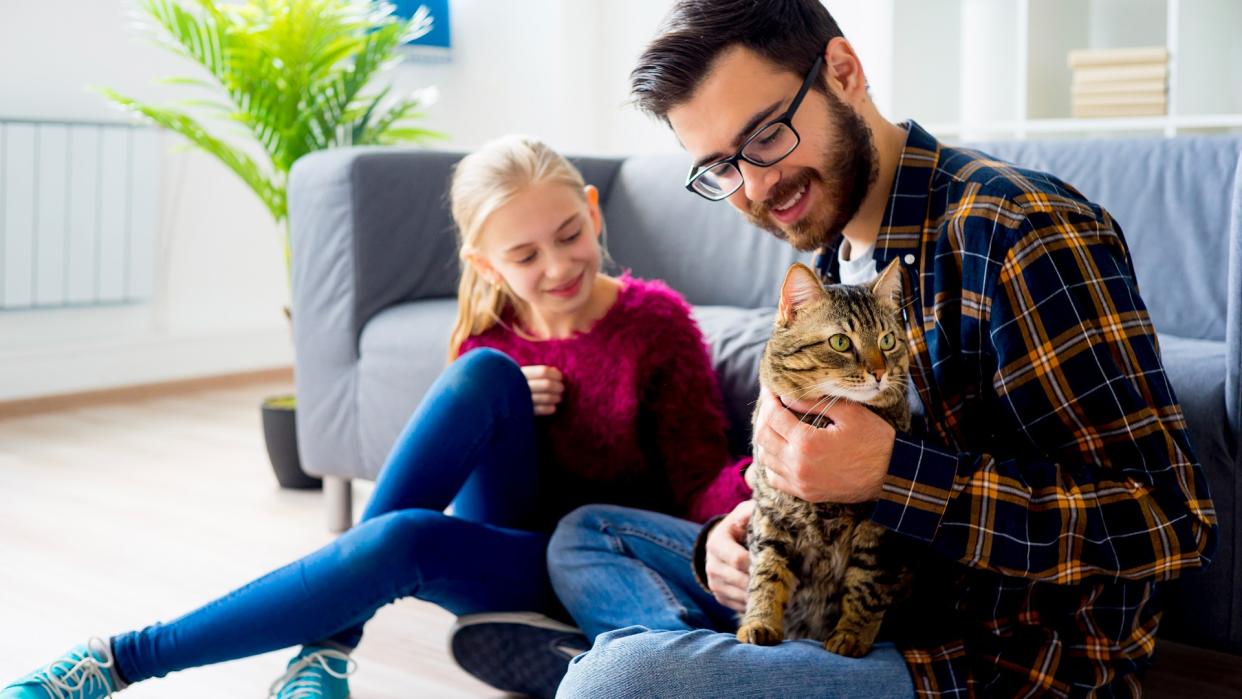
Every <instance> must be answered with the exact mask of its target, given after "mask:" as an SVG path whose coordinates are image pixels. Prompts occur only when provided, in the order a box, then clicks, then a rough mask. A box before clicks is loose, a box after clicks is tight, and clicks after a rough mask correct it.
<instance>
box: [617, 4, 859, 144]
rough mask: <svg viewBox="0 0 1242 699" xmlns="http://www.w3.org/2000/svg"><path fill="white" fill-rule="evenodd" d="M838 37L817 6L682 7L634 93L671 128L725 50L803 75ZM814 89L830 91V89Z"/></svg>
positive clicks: (650, 49) (643, 59)
mask: <svg viewBox="0 0 1242 699" xmlns="http://www.w3.org/2000/svg"><path fill="white" fill-rule="evenodd" d="M838 36H843V34H842V33H841V28H840V27H838V26H837V22H836V20H834V19H833V18H832V15H831V14H829V12H828V9H827V8H825V7H824V5H823V3H822V2H820V0H679V1H678V2H677V4H675V5H674V6H673V9H672V10H671V11H669V14H668V16H667V17H666V18H665V20H664V24H663V26H662V27H661V30H660V34H659V36H657V37H656V38H655V39H654V40H653V41H652V42H651V43H650V44H649V45H648V46H647V50H646V51H644V52H643V55H642V56H640V57H639V59H638V66H637V67H635V68H634V70H633V71H632V72H631V73H630V94H631V96H632V97H633V99H634V103H635V104H637V105H638V107H639V108H640V109H642V110H643V111H645V112H647V113H648V114H652V115H655V116H657V117H660V118H661V119H663V120H665V121H668V112H669V110H670V109H672V108H673V107H676V106H677V105H678V104H681V103H682V102H684V101H685V100H687V99H689V98H690V96H691V95H692V94H694V91H695V89H696V88H698V86H699V83H701V82H702V81H703V78H704V77H705V76H706V75H707V71H708V69H709V68H710V67H711V65H712V63H713V62H714V61H715V60H716V58H717V57H718V56H720V54H721V53H722V52H724V50H725V49H728V48H731V47H733V46H735V45H740V46H744V47H746V48H748V49H750V50H751V51H754V52H755V53H757V54H759V55H760V56H762V57H764V58H766V59H768V60H769V61H772V62H773V63H775V64H776V65H778V66H781V67H782V68H786V69H788V70H789V71H790V72H792V73H795V74H798V75H801V74H803V73H805V72H806V71H808V70H810V68H811V64H812V63H814V62H815V57H816V56H817V55H818V54H819V53H820V52H821V51H823V50H824V46H825V45H826V44H827V43H828V42H829V41H830V40H832V39H834V38H836V37H838ZM815 88H816V89H818V90H819V91H821V92H826V91H827V89H828V85H827V82H826V81H825V80H823V79H822V78H821V79H820V80H818V81H816V83H815Z"/></svg>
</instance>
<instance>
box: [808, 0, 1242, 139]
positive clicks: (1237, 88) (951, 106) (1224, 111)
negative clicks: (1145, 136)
mask: <svg viewBox="0 0 1242 699" xmlns="http://www.w3.org/2000/svg"><path fill="white" fill-rule="evenodd" d="M874 1H876V2H878V3H880V4H882V5H884V7H885V8H886V11H885V12H880V13H879V15H880V16H886V17H891V19H889V20H887V22H888V23H890V25H891V32H892V46H893V48H892V55H891V56H886V57H885V58H887V59H889V60H881V61H878V62H877V63H879V64H880V65H881V66H883V67H884V68H885V69H887V71H888V73H887V74H885V73H883V72H881V73H880V74H879V75H876V76H870V77H871V78H872V79H873V82H876V83H886V84H880V85H878V89H877V96H878V97H880V98H881V99H882V100H883V105H882V106H883V107H884V108H885V109H886V111H885V113H886V114H887V115H888V116H890V117H892V118H893V119H895V120H899V119H906V118H914V119H917V120H919V121H920V122H921V123H924V124H925V125H926V126H927V127H928V128H929V130H931V131H932V132H933V133H937V134H944V135H951V136H955V137H964V138H963V140H973V139H975V138H980V139H984V138H998V137H1004V138H1019V139H1021V138H1028V137H1042V136H1056V135H1073V134H1083V135H1102V134H1106V133H1142V132H1152V133H1157V134H1163V135H1165V136H1176V135H1178V134H1186V133H1201V132H1204V131H1213V130H1242V42H1239V41H1236V37H1235V34H1236V29H1237V27H1239V26H1242V0H874ZM826 4H828V6H829V9H832V7H833V5H834V2H833V1H832V0H826ZM835 4H841V3H835ZM845 29H846V31H847V36H848V31H849V27H848V26H847V27H845ZM929 37H936V39H934V44H935V45H934V47H933V46H931V45H929V42H930V41H933V40H932V39H929ZM946 40H947V41H946ZM1152 45H1163V46H1165V47H1166V48H1167V49H1168V51H1169V78H1168V105H1169V106H1168V109H1169V113H1168V114H1167V115H1163V116H1149V117H1115V118H1096V119H1083V118H1071V117H1070V82H1071V78H1072V73H1071V71H1070V69H1069V67H1068V65H1067V60H1066V59H1067V54H1068V52H1069V51H1071V50H1073V49H1081V48H1097V49H1098V48H1123V47H1136V46H1152ZM946 47H949V50H947V51H946V50H944V49H945V48H946ZM877 101H879V100H877Z"/></svg>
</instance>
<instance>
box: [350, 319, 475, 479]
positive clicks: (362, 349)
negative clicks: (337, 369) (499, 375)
mask: <svg viewBox="0 0 1242 699" xmlns="http://www.w3.org/2000/svg"><path fill="white" fill-rule="evenodd" d="M456 317H457V300H456V299H429V300H424V301H413V302H410V303H403V304H400V305H397V306H393V307H391V308H388V309H386V310H383V311H381V312H379V313H377V314H376V315H375V316H374V317H372V318H371V322H369V323H367V324H366V325H365V326H364V327H363V329H362V337H361V339H360V340H359V342H360V346H359V357H358V365H357V369H356V371H357V372H358V377H357V378H358V380H357V383H356V385H357V387H358V393H357V395H356V396H355V397H354V399H355V401H356V403H357V405H356V406H355V407H356V409H357V411H358V454H359V457H360V458H361V461H362V467H363V471H364V472H366V473H367V474H368V477H369V478H372V479H373V478H375V476H376V475H377V474H378V473H379V469H380V467H381V466H383V465H384V460H385V459H386V458H387V457H388V451H389V450H390V449H392V445H393V442H394V441H395V440H396V438H397V435H399V434H400V433H401V430H402V428H404V427H405V423H406V421H408V420H409V419H410V415H412V414H413V413H414V408H416V407H417V406H418V401H419V400H421V399H422V396H423V395H424V394H425V393H426V392H427V389H428V388H430V387H431V384H432V382H434V381H435V380H436V377H437V376H439V375H440V372H442V371H443V370H444V367H445V365H446V364H447V359H448V356H447V353H448V338H449V333H450V332H451V331H452V328H453V321H454V320H455V319H456Z"/></svg>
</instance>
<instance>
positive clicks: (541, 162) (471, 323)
mask: <svg viewBox="0 0 1242 699" xmlns="http://www.w3.org/2000/svg"><path fill="white" fill-rule="evenodd" d="M547 182H555V183H558V184H564V185H565V186H567V187H570V188H572V189H573V190H574V191H575V192H576V193H577V194H578V195H579V196H581V197H582V198H583V200H586V192H585V187H586V182H584V181H583V179H582V173H580V172H578V169H577V168H575V167H574V166H573V165H572V164H570V162H569V161H568V160H566V159H565V157H564V156H562V155H561V154H560V153H557V152H556V151H554V150H552V148H550V147H548V145H547V144H545V143H543V142H542V141H538V140H535V139H533V138H530V137H528V136H504V137H501V138H498V139H496V140H494V141H491V142H489V143H487V144H485V145H483V146H482V147H481V148H479V149H478V150H476V151H475V152H473V153H471V154H470V155H467V156H466V157H465V158H462V160H461V162H459V163H458V164H457V167H456V168H455V169H454V171H453V183H452V185H451V187H450V188H449V197H450V199H451V200H452V210H453V221H454V223H456V224H457V234H458V243H459V245H458V247H459V250H460V252H459V253H458V256H459V258H460V260H461V282H460V283H459V284H458V286H457V321H456V322H455V323H454V324H453V333H452V335H450V336H449V357H448V358H449V361H450V362H451V361H453V360H454V359H456V358H457V355H458V354H459V350H460V349H461V343H462V342H464V341H465V340H466V338H468V337H471V336H473V335H478V334H479V333H481V332H483V331H485V330H487V329H488V328H490V327H492V325H494V324H496V323H497V322H499V320H500V317H501V314H502V313H503V312H504V310H505V308H506V307H507V306H510V305H512V306H514V307H515V308H518V307H520V306H521V304H522V300H521V299H519V298H518V297H517V296H515V295H514V294H513V292H512V291H510V290H509V288H508V285H506V284H505V282H504V280H503V279H500V280H498V283H496V284H492V283H490V282H489V281H488V280H487V279H485V278H484V277H483V276H482V275H480V274H479V272H478V270H477V269H475V267H474V265H472V264H471V263H470V261H469V260H468V259H467V256H469V255H471V254H478V252H479V238H480V236H481V235H482V232H483V225H484V224H485V223H486V222H487V219H488V218H489V217H491V215H492V214H493V213H495V212H496V210H497V209H499V208H500V207H502V206H504V205H505V204H507V203H508V202H509V201H510V200H512V199H513V198H514V197H515V196H517V195H518V194H521V193H522V192H523V191H525V190H527V189H529V188H530V187H534V186H536V185H540V184H544V183H547Z"/></svg>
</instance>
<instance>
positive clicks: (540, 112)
mask: <svg viewBox="0 0 1242 699" xmlns="http://www.w3.org/2000/svg"><path fill="white" fill-rule="evenodd" d="M826 2H827V4H828V6H829V7H830V9H832V10H833V11H834V12H837V13H838V14H839V15H840V19H841V23H842V25H843V27H844V28H845V31H846V32H847V34H849V35H850V36H851V38H852V39H853V41H854V43H855V45H856V47H857V48H858V50H859V52H860V53H861V54H862V56H863V59H864V63H865V64H867V65H868V66H869V70H871V69H872V68H871V66H872V65H873V63H874V64H875V66H876V67H875V69H874V72H873V73H872V79H873V87H874V88H875V89H876V92H877V100H879V101H880V102H881V105H882V106H883V105H884V104H885V103H886V102H887V100H888V99H889V97H888V95H889V94H890V93H889V91H888V90H889V87H888V85H889V84H890V82H891V81H890V80H889V73H891V65H890V64H889V63H881V61H887V60H888V59H887V57H888V56H889V55H890V53H891V52H890V51H889V50H888V49H887V48H886V47H883V41H884V40H885V37H886V34H885V31H886V29H885V28H886V27H888V26H889V24H890V22H891V20H889V19H886V16H885V15H884V14H883V12H882V11H880V14H879V15H876V12H877V10H863V9H860V3H856V2H846V1H845V0H826ZM670 5H671V0H625V2H620V1H616V0H607V1H605V0H595V1H589V2H588V1H584V0H522V2H515V1H512V0H453V3H452V12H453V18H452V23H453V44H454V45H453V49H452V53H451V59H450V60H449V61H448V62H446V63H418V62H407V63H403V64H401V65H400V66H398V67H397V68H396V69H395V70H394V72H393V74H392V75H391V76H390V77H391V79H392V80H393V82H394V83H395V85H396V87H397V88H398V89H399V90H414V89H418V88H422V87H425V86H428V85H435V86H436V87H437V88H438V90H439V93H440V98H439V101H438V103H437V104H435V105H434V106H432V107H431V108H430V111H429V115H428V119H427V120H426V122H425V124H426V125H427V126H428V127H430V128H434V129H438V130H441V131H444V132H446V133H447V134H448V135H449V136H450V138H449V140H448V141H447V142H446V143H444V144H442V146H440V147H446V148H453V149H469V148H472V147H475V146H477V145H479V144H481V143H483V142H484V141H486V140H488V139H490V138H494V137H496V136H498V135H501V134H504V133H511V132H522V133H528V134H531V135H534V136H538V137H540V138H543V139H545V140H546V141H548V142H549V143H551V144H552V145H554V146H555V147H557V148H559V149H561V150H563V151H565V152H569V153H579V154H609V155H615V154H624V153H653V152H670V151H675V150H677V149H678V145H677V143H676V140H675V139H674V138H673V137H672V134H671V133H670V132H669V131H668V130H667V129H666V128H665V127H664V126H663V125H662V124H659V123H657V122H655V121H653V120H650V119H648V118H647V117H645V116H643V115H642V114H640V113H638V112H637V110H635V109H633V108H632V107H630V106H628V104H627V100H628V78H629V71H630V68H631V67H632V66H633V63H634V59H635V58H636V57H637V56H638V54H639V52H640V51H641V50H642V48H643V46H644V45H645V44H646V42H647V41H648V40H649V39H650V38H651V37H652V36H653V35H654V34H655V31H656V29H657V27H658V25H659V22H660V19H661V18H662V17H663V16H664V14H665V12H666V11H667V10H668V8H669V6H670ZM885 6H887V7H889V8H891V3H880V4H879V5H878V7H885ZM129 7H130V4H129V0H64V1H62V2H30V1H29V0H0V66H4V69H3V70H2V71H0V118H4V117H27V118H48V119H81V120H120V119H124V118H125V117H124V116H123V115H121V114H120V113H119V112H117V111H115V110H114V109H113V108H112V107H111V106H109V105H108V104H107V103H106V102H105V101H104V100H103V99H102V98H100V97H99V96H97V95H95V94H93V93H91V92H89V91H88V90H87V86H90V85H101V86H109V87H113V88H115V89H117V90H118V91H120V92H122V93H126V94H130V95H133V96H136V97H138V98H140V99H145V100H154V101H162V102H171V101H173V100H175V99H178V98H181V97H184V96H186V94H187V93H186V91H185V90H184V89H183V88H173V87H168V86H161V85H158V84H157V80H158V79H159V78H161V77H164V76H168V75H182V74H192V73H193V72H194V67H193V66H192V65H189V64H187V63H185V62H184V61H182V60H180V59H178V58H176V57H175V56H173V55H171V54H169V53H168V52H166V51H164V50H162V49H160V48H158V47H156V46H154V45H153V44H152V42H151V41H150V39H148V38H147V37H146V36H145V35H143V34H141V33H140V32H138V31H137V30H136V29H135V28H134V27H133V21H132V18H131V17H130V16H129V14H128V8H129ZM890 12H891V9H890ZM876 76H882V79H881V80H879V81H877V80H876ZM162 140H163V142H164V145H165V146H166V147H165V149H164V152H165V154H164V156H163V158H162V169H161V172H162V179H161V182H160V211H159V222H160V230H159V251H158V253H157V258H158V259H159V260H160V262H161V264H160V268H159V270H157V273H156V298H155V299H154V301H153V302H152V303H149V304H145V305H138V306H127V307H117V308H103V309H76V310H45V311H26V312H3V313H0V400H5V399H14V398H22V397H29V396H37V395H48V394H55V393H64V392H71V391H80V390H88V389H94V388H104V387H110V386H118V385H126V384H134V383H143V382H150V381H161V380H171V379H177V378H188V377H194V376H204V375H211V374H218V373H223V372H230V371H242V370H247V369H257V368H264V367H270V366H279V365H288V364H290V363H291V362H292V349H291V346H290V342H289V336H288V328H287V326H286V323H285V321H284V317H283V315H282V313H281V308H282V306H284V305H285V304H286V303H287V296H288V294H287V290H286V288H285V281H284V271H283V262H282V260H281V252H280V239H279V233H278V230H277V229H276V227H275V225H274V224H272V222H271V221H270V220H269V218H268V217H267V214H266V213H265V211H264V209H263V208H262V207H261V206H260V205H259V203H258V202H257V201H256V200H255V199H254V197H253V195H252V194H250V192H249V191H248V190H247V189H246V188H245V187H244V186H243V185H242V184H240V182H239V181H238V180H237V179H236V178H235V177H234V176H233V175H232V173H230V172H228V171H227V170H225V169H224V168H223V167H222V166H220V165H217V164H216V163H215V162H214V161H213V160H211V159H210V158H208V157H207V156H204V155H201V154H199V153H197V152H196V151H186V150H184V149H181V148H179V143H180V141H179V139H177V138H176V137H174V136H171V135H167V134H166V135H165V136H164V137H163V139H162Z"/></svg>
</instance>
